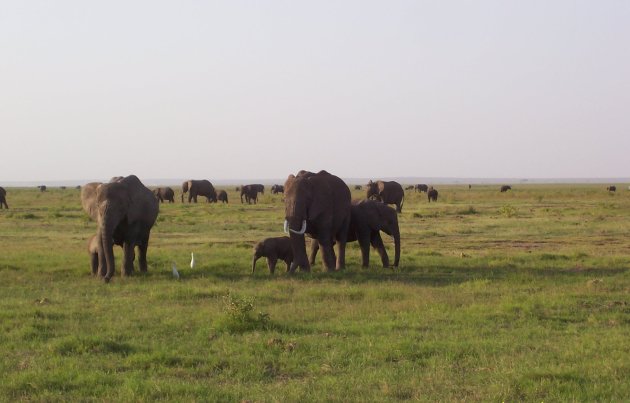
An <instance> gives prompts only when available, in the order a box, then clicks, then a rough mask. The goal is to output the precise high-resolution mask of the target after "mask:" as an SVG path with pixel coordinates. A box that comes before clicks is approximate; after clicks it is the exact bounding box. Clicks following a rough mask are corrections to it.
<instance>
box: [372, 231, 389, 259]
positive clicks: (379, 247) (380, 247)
mask: <svg viewBox="0 0 630 403" xmlns="http://www.w3.org/2000/svg"><path fill="white" fill-rule="evenodd" d="M372 246H373V247H374V249H376V251H377V252H378V254H379V255H380V256H381V261H382V262H383V267H384V268H387V267H389V256H387V251H386V250H385V245H384V244H383V238H381V234H380V232H379V231H373V232H372Z"/></svg>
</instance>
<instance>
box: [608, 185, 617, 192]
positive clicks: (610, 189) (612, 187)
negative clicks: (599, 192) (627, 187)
mask: <svg viewBox="0 0 630 403" xmlns="http://www.w3.org/2000/svg"><path fill="white" fill-rule="evenodd" d="M606 190H608V191H609V192H616V191H617V186H614V185H613V186H608V187H607V188H606Z"/></svg>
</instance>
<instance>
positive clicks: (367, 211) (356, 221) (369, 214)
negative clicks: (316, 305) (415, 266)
mask: <svg viewBox="0 0 630 403" xmlns="http://www.w3.org/2000/svg"><path fill="white" fill-rule="evenodd" d="M351 209H352V214H351V219H350V229H349V230H348V242H353V241H359V246H360V247H361V265H362V266H363V267H369V265H370V245H372V247H374V248H375V249H376V251H377V252H378V254H379V255H380V256H381V262H382V263H383V267H385V268H387V267H390V265H389V256H388V255H387V250H386V249H385V245H384V244H383V239H382V238H381V234H380V232H381V231H383V232H384V233H386V234H387V235H389V236H391V237H393V238H394V264H393V266H392V267H398V264H399V262H400V229H399V227H398V214H397V213H396V210H394V209H393V208H391V207H389V206H387V205H386V204H383V203H381V202H377V201H375V200H360V201H356V200H353V201H352V207H351ZM318 249H319V244H318V242H317V240H313V241H312V242H311V256H310V262H311V264H312V263H313V262H314V261H315V257H316V255H317V251H318Z"/></svg>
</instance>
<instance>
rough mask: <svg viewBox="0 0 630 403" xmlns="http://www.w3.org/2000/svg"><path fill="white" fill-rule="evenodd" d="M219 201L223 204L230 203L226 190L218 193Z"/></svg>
mask: <svg viewBox="0 0 630 403" xmlns="http://www.w3.org/2000/svg"><path fill="white" fill-rule="evenodd" d="M217 200H218V201H220V202H221V203H227V202H228V194H227V192H226V191H225V190H219V191H218V192H217Z"/></svg>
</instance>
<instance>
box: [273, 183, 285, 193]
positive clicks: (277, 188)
mask: <svg viewBox="0 0 630 403" xmlns="http://www.w3.org/2000/svg"><path fill="white" fill-rule="evenodd" d="M278 193H284V186H282V185H273V186H272V187H271V194H274V195H275V194H278Z"/></svg>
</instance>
